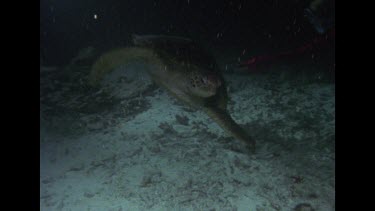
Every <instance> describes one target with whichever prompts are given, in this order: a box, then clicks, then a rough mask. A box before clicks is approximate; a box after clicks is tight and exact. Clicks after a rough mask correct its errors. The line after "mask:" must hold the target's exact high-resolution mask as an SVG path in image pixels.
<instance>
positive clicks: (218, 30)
mask: <svg viewBox="0 0 375 211" xmlns="http://www.w3.org/2000/svg"><path fill="white" fill-rule="evenodd" d="M309 4H310V1H294V0H286V1H279V0H267V1H263V0H254V1H245V0H233V1H226V0H216V1H197V0H183V1H174V0H165V1H156V0H126V1H122V0H110V1H99V0H95V1H82V0H79V1H73V0H68V1H51V0H50V1H49V0H41V4H40V9H41V10H40V12H41V13H40V24H41V27H40V30H41V31H40V40H41V46H40V51H41V56H42V58H43V61H44V62H45V64H50V65H62V64H66V63H68V62H69V61H70V59H71V58H72V57H73V55H75V54H76V53H77V51H78V50H79V49H82V48H84V47H87V46H93V47H95V48H97V49H103V50H104V49H109V48H112V47H116V46H117V47H118V46H122V45H126V44H127V43H128V42H129V37H130V35H131V34H133V33H137V34H167V35H178V36H187V37H190V38H193V39H195V40H199V41H200V42H201V43H204V44H206V45H208V46H211V47H215V46H240V47H241V48H243V49H247V51H246V53H247V54H249V55H257V54H270V53H277V52H279V51H282V50H290V49H293V48H298V47H299V46H301V45H303V44H304V43H305V42H309V41H310V40H311V39H313V38H315V37H316V36H318V33H317V31H316V30H315V29H314V27H313V26H312V24H311V23H310V22H309V21H308V19H307V18H306V17H305V16H304V9H305V8H307V7H308V6H309ZM321 11H323V12H325V13H324V14H330V15H331V14H334V8H332V7H323V9H321ZM327 11H328V12H327ZM332 48H333V43H330V44H329V48H326V49H324V50H322V49H319V50H318V51H319V52H317V54H320V52H321V51H326V50H331V51H332ZM240 53H242V52H239V54H240Z"/></svg>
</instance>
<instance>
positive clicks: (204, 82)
mask: <svg viewBox="0 0 375 211" xmlns="http://www.w3.org/2000/svg"><path fill="white" fill-rule="evenodd" d="M222 84H223V82H222V79H221V78H220V77H219V76H218V75H216V74H215V73H201V72H192V73H191V75H190V81H189V91H191V93H192V94H193V95H196V96H199V97H211V96H213V95H215V94H216V93H217V90H218V88H219V87H220V86H222Z"/></svg>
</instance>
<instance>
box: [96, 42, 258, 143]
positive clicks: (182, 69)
mask: <svg viewBox="0 0 375 211" xmlns="http://www.w3.org/2000/svg"><path fill="white" fill-rule="evenodd" d="M132 41H133V44H134V46H133V47H125V48H119V49H115V50H112V51H109V52H107V53H104V54H103V55H102V56H100V57H99V59H98V60H97V61H96V62H95V63H94V65H93V67H92V71H91V73H90V76H89V82H90V83H91V84H92V85H95V84H96V83H98V82H99V81H100V80H101V78H102V77H103V76H104V75H105V74H106V73H108V72H109V71H111V70H113V69H114V68H116V67H118V66H120V65H122V64H126V63H129V62H131V61H134V60H138V59H141V60H142V61H144V62H146V63H149V64H152V65H153V66H152V68H149V70H148V72H149V74H150V75H151V78H152V80H153V81H154V82H155V83H156V84H158V85H160V86H162V87H164V88H166V89H167V90H168V91H169V92H170V93H171V94H172V95H174V96H175V97H176V98H178V99H180V100H182V101H184V102H185V103H187V104H189V105H191V106H193V107H195V108H198V109H202V110H203V111H204V112H205V113H207V114H208V115H209V116H210V117H211V118H212V119H213V120H214V121H215V122H217V123H218V124H219V125H220V126H221V127H222V128H223V129H224V130H225V131H227V132H228V133H229V134H231V135H232V136H234V137H235V138H237V139H239V140H241V141H244V142H245V143H246V144H248V146H249V148H250V149H252V150H254V149H255V141H254V139H252V138H251V137H250V136H249V135H248V134H247V133H246V132H245V131H244V130H243V129H242V128H241V127H240V126H239V125H238V124H237V123H236V122H235V121H234V120H233V119H232V118H231V116H230V115H229V113H228V112H227V101H228V96H227V90H226V86H225V81H224V79H223V77H222V75H221V73H220V71H219V68H218V66H217V64H216V62H215V59H214V58H213V56H212V55H211V54H209V53H208V52H207V51H206V50H204V49H203V48H202V47H201V46H200V45H199V44H198V43H197V42H195V41H193V40H191V39H189V38H184V37H175V36H164V35H133V38H132Z"/></svg>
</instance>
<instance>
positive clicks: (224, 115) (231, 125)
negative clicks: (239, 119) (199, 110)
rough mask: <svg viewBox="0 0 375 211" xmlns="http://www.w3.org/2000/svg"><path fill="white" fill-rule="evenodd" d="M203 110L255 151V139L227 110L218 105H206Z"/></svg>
mask: <svg viewBox="0 0 375 211" xmlns="http://www.w3.org/2000/svg"><path fill="white" fill-rule="evenodd" d="M203 110H204V111H205V112H206V113H207V115H208V116H210V117H211V118H212V119H213V120H214V121H215V122H216V123H217V124H219V125H220V126H221V127H222V128H223V129H224V130H225V131H226V132H227V133H229V134H231V135H232V136H233V137H235V138H236V139H238V140H241V141H243V142H245V143H246V144H247V145H248V146H249V148H250V149H251V151H252V152H254V151H255V140H254V139H253V138H252V137H251V136H249V135H248V134H247V133H246V131H245V130H244V129H243V128H241V126H239V125H238V124H237V123H236V122H235V121H234V120H233V119H232V117H231V116H230V115H229V113H228V112H227V111H226V110H223V109H220V108H217V107H205V108H204V109H203Z"/></svg>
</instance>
